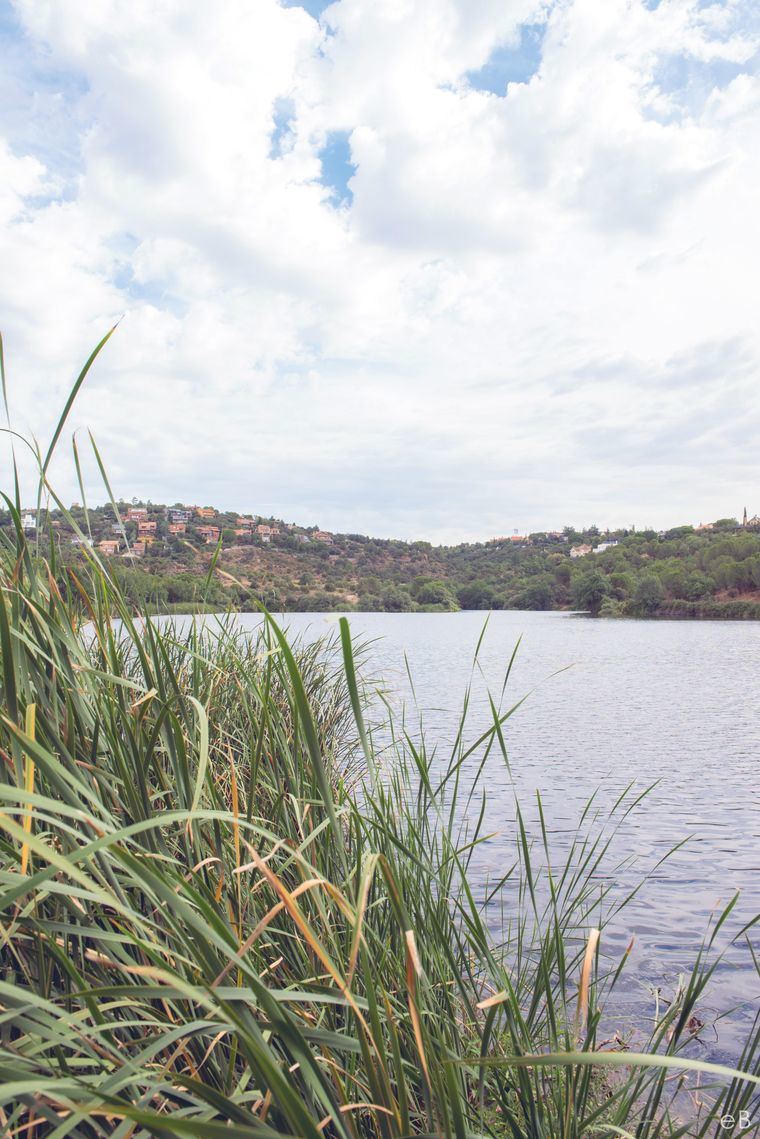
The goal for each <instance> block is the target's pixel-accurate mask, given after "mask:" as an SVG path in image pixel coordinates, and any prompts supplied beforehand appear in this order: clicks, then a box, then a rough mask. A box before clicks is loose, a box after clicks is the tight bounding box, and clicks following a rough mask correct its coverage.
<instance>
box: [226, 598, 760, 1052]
mask: <svg viewBox="0 0 760 1139" xmlns="http://www.w3.org/2000/svg"><path fill="white" fill-rule="evenodd" d="M484 620H485V615H484V614H482V613H473V612H464V613H451V614H426V613H423V614H390V613H371V614H370V613H355V614H351V615H350V623H351V628H352V630H353V632H354V634H355V635H356V636H358V637H360V638H371V639H372V640H373V644H372V648H371V653H370V671H371V672H372V673H373V675H382V676H383V677H384V680H385V682H386V685H387V687H388V688H389V689H390V690H391V692H392V693H393V696H394V699H395V700H396V702H401V701H405V702H406V704H407V707H408V708H411V707H412V704H413V699H412V695H411V692H410V688H409V681H408V678H407V675H406V666H405V654H406V658H407V659H408V664H409V670H410V672H411V675H412V677H413V679H414V686H415V692H416V701H417V705H418V707H419V709H420V710H421V713H422V715H423V718H424V723H425V727H426V734H427V736H428V740H429V741H430V740H435V741H437V743H438V746H439V748H441V749H445V747H446V746H447V745H449V746H450V745H451V742H452V740H453V738H454V736H455V734H456V729H457V725H458V721H459V716H460V712H461V704H462V697H463V694H464V691H465V689H466V687H467V685H468V683H472V686H473V694H472V698H471V713H470V724H471V730H470V738H472V739H474V738H475V737H476V734H477V729H478V727H480V728H483V729H484V728H486V727H488V726H489V724H490V722H491V718H490V712H489V708H488V703H487V700H486V697H485V693H486V690H487V689H488V688H490V689H491V690H492V691H494V692H495V693H499V692H500V690H501V686H502V681H503V677H504V672H505V669H506V666H507V664H508V662H509V659H510V657H511V655H512V652H513V649H514V647H515V644H516V642H517V641H518V639H519V638H521V643H520V648H519V651H518V653H517V657H516V659H515V663H514V667H513V669H512V674H511V677H510V681H509V685H508V690H507V696H506V701H505V705H504V706H505V707H507V706H508V705H509V704H510V703H514V702H515V701H517V700H518V699H519V698H520V697H522V696H524V695H526V694H528V693H529V696H528V699H527V700H526V701H525V703H524V704H523V705H522V706H521V707H520V708H519V710H518V711H517V712H516V713H515V714H514V716H512V717H511V718H510V720H509V721H508V722H507V725H506V728H505V735H506V742H507V747H508V750H509V761H510V767H509V769H507V767H506V765H505V763H504V761H503V758H502V757H501V755H500V754H498V753H496V752H494V754H493V755H492V756H490V757H489V759H488V761H487V769H486V785H487V787H488V789H489V795H490V803H489V813H488V828H489V830H493V832H494V837H493V838H492V839H491V840H490V841H489V842H488V843H487V844H485V845H484V846H483V847H482V848H481V849H480V851H479V854H478V858H477V864H476V865H477V870H476V872H477V875H478V877H479V878H480V880H481V885H482V884H483V883H484V882H485V881H486V879H487V878H489V877H490V878H493V877H494V876H496V875H497V874H498V873H499V872H500V871H503V870H504V869H505V868H506V866H507V865H508V864H510V863H511V862H512V861H513V860H514V850H515V845H514V844H515V828H514V796H515V789H516V793H517V795H518V796H519V799H520V802H521V803H524V804H526V806H527V807H528V814H529V816H530V814H531V811H530V804H531V802H532V801H533V800H534V793H535V790H536V789H540V791H541V795H542V798H543V804H544V810H545V814H546V817H547V820H548V823H549V826H550V828H551V830H552V841H553V842H554V843H555V844H556V846H557V849H558V850H560V851H561V849H562V847H563V844H565V845H566V843H567V841H569V836H570V835H571V834H572V833H573V831H574V830H575V828H576V826H577V824H578V820H579V817H580V815H581V812H582V810H583V807H584V805H585V804H586V802H587V801H588V799H589V797H590V796H591V795H592V794H593V793H594V792H595V791H597V789H599V804H600V806H602V807H604V806H609V805H610V804H612V803H613V802H614V800H615V799H617V797H618V796H619V795H620V794H621V792H622V791H623V790H624V789H625V787H626V786H627V785H628V784H630V783H631V782H632V781H633V782H635V784H636V785H637V786H638V787H640V788H642V789H643V788H644V787H645V786H648V785H650V784H652V783H657V786H656V787H655V789H654V790H653V791H652V792H651V793H650V794H649V795H648V797H647V799H646V801H645V803H644V804H642V806H641V807H640V808H639V809H638V810H636V811H635V812H633V814H632V815H631V816H629V818H628V820H627V821H626V824H625V826H624V829H623V831H622V832H621V834H620V836H619V838H618V839H617V841H616V851H617V853H618V854H629V853H630V854H635V855H636V856H638V859H639V869H637V870H630V871H627V872H625V873H621V874H619V875H618V876H617V879H616V881H615V887H616V889H617V890H619V891H620V892H622V891H624V890H626V889H627V888H628V887H630V885H631V884H633V883H634V882H636V881H638V880H639V879H640V877H641V874H642V872H643V871H644V870H645V869H647V868H651V867H652V866H654V865H655V864H656V863H657V861H658V860H659V858H660V857H661V856H662V855H663V854H665V853H666V851H668V850H669V849H670V848H671V847H673V846H674V845H675V844H677V843H678V842H680V841H681V840H682V839H684V838H685V837H687V836H691V837H690V840H689V842H688V843H687V844H686V845H685V846H684V847H683V848H681V849H680V850H678V851H677V852H676V853H675V854H674V855H673V856H672V857H671V858H670V859H668V861H667V862H665V863H664V864H663V865H662V866H660V867H659V868H658V869H657V871H656V872H655V873H654V874H653V875H652V876H651V877H650V878H649V879H648V881H647V882H646V884H645V886H644V888H643V889H642V891H641V892H640V894H639V895H638V896H637V897H636V899H635V900H634V901H633V902H632V903H631V905H630V906H629V907H628V908H626V910H625V911H624V914H623V915H621V916H620V917H619V918H618V919H616V921H615V923H614V925H613V927H612V928H611V929H610V931H609V932H608V934H607V935H606V948H607V950H608V951H610V952H611V953H615V952H617V953H619V952H621V951H622V950H623V948H624V947H625V946H626V945H627V944H628V941H629V940H630V938H631V937H634V938H635V941H634V948H633V951H632V954H631V958H630V962H629V967H628V970H627V974H628V980H627V982H626V984H625V985H624V986H623V988H622V990H621V994H620V997H619V1002H620V1007H619V1010H618V1011H619V1014H620V1021H621V1027H623V1028H625V1027H627V1026H628V1024H629V1023H631V1024H632V1023H636V1022H638V1023H640V1024H641V1023H644V1022H645V1021H646V1020H647V1019H650V1018H651V1015H652V1014H653V1011H654V1001H653V997H652V994H651V988H652V987H654V986H659V987H660V988H661V989H662V991H663V994H664V995H666V996H667V995H669V994H670V993H671V992H672V989H673V987H674V985H675V984H676V983H677V979H678V975H679V974H681V973H683V972H685V971H687V970H688V968H689V965H690V962H691V961H692V960H693V958H694V955H695V953H696V950H697V948H698V945H699V942H700V940H701V938H702V936H703V934H704V932H705V930H706V929H707V927H708V922H709V920H710V916H711V914H713V913H714V912H715V911H716V909H717V908H719V907H722V906H723V905H725V904H726V903H727V902H728V901H729V900H730V898H731V897H732V895H733V893H734V892H735V891H736V890H740V891H741V893H742V898H741V902H740V904H739V906H738V907H737V909H736V911H735V913H734V915H733V916H732V919H731V920H730V922H729V923H728V933H727V936H726V937H722V938H721V945H723V946H724V945H725V944H726V942H727V940H730V935H732V934H736V932H737V931H738V930H739V929H740V928H741V926H742V925H743V924H744V923H745V922H746V921H747V920H749V919H750V918H751V917H753V916H754V915H755V914H756V913H758V912H759V911H760V876H759V875H758V870H759V869H760V854H759V853H758V851H759V849H760V846H759V844H758V831H759V829H760V826H759V824H758V790H757V775H758V760H759V757H760V706H759V705H758V685H757V682H758V672H759V670H758V664H759V663H760V625H758V624H755V623H752V622H729V621H699V622H697V621H694V622H686V621H603V620H590V619H586V618H582V617H576V616H573V615H570V614H564V613H523V612H500V613H494V614H492V615H491V617H490V619H489V623H488V628H487V630H486V633H485V636H484V638H483V642H482V644H481V647H480V651H479V656H478V665H479V668H478V669H476V670H475V672H474V673H473V668H472V660H473V654H474V651H475V647H476V645H477V642H478V639H479V637H480V634H481V631H482V629H483V624H484ZM241 621H243V622H245V623H251V624H253V623H257V621H258V618H257V617H255V616H252V615H251V616H248V615H246V616H244V617H242V618H241ZM282 621H283V623H284V624H285V625H287V626H288V627H289V628H290V629H291V630H293V632H298V631H303V630H307V629H308V630H309V634H310V635H311V634H318V633H323V632H325V631H326V630H329V629H330V628H333V627H334V626H335V624H336V622H337V615H336V614H324V615H323V614H313V613H311V614H288V615H287V616H285V617H283V618H282ZM416 717H417V711H416V710H415V711H413V712H412V713H411V714H410V716H409V719H410V722H412V723H414V722H415V721H416ZM533 817H535V811H534V812H533ZM753 933H754V937H755V948H756V951H757V949H758V937H757V930H755V931H753ZM757 987H758V986H757V976H756V973H755V972H754V969H753V968H752V964H751V959H750V954H749V951H748V949H747V947H746V945H744V944H741V945H737V946H734V947H733V948H730V949H729V952H728V953H727V954H726V957H725V959H724V961H723V963H722V964H721V966H720V967H719V969H718V972H717V974H716V977H715V979H714V981H713V982H712V984H711V988H710V991H709V1000H708V1007H706V1008H704V1009H703V1010H702V1013H703V1016H704V1018H705V1019H706V1020H707V1021H708V1022H710V1023H711V1022H712V1021H714V1020H716V1018H717V1024H716V1025H715V1027H714V1028H712V1027H711V1028H710V1029H708V1030H706V1031H705V1032H704V1033H703V1035H702V1041H703V1042H702V1044H701V1045H698V1047H701V1048H702V1049H703V1055H705V1056H706V1057H707V1056H709V1058H710V1059H713V1060H718V1059H736V1057H737V1054H738V1049H739V1042H740V1039H741V1033H742V1031H743V1030H745V1029H746V1027H747V1024H748V1021H750V1020H751V1015H752V1011H753V1006H754V1004H755V1002H756V1000H757V998H758V995H759V994H758V992H757ZM736 1006H738V1008H737V1007H736ZM734 1008H736V1011H735V1012H732V1014H731V1016H730V1017H729V1016H726V1017H725V1018H724V1019H721V1015H722V1014H726V1013H728V1012H729V1011H730V1010H733V1009H734Z"/></svg>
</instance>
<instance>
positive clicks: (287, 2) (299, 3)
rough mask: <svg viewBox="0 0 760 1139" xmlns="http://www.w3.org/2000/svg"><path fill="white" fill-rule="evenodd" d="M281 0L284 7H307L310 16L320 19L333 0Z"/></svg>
mask: <svg viewBox="0 0 760 1139" xmlns="http://www.w3.org/2000/svg"><path fill="white" fill-rule="evenodd" d="M280 2H281V4H282V6H283V8H305V10H306V11H307V12H308V13H309V15H310V16H313V17H314V19H315V20H318V19H319V17H320V16H321V15H322V13H323V12H324V10H325V8H329V6H330V4H332V2H333V0H280Z"/></svg>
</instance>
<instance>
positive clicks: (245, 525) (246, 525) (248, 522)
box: [235, 517, 254, 530]
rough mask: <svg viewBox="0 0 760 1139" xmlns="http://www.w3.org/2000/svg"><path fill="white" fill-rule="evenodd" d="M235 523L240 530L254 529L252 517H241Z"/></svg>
mask: <svg viewBox="0 0 760 1139" xmlns="http://www.w3.org/2000/svg"><path fill="white" fill-rule="evenodd" d="M235 525H236V526H237V527H238V529H239V530H253V528H254V521H253V519H252V518H243V517H240V518H236V519H235Z"/></svg>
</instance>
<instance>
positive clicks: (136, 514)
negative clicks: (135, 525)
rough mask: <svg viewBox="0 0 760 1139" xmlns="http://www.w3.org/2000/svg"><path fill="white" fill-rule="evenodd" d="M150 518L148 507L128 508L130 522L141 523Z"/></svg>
mask: <svg viewBox="0 0 760 1139" xmlns="http://www.w3.org/2000/svg"><path fill="white" fill-rule="evenodd" d="M147 517H148V508H147V506H129V507H128V508H127V521H128V522H141V521H143V520H144V519H146V518H147Z"/></svg>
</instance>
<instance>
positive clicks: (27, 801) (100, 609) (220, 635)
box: [0, 356, 760, 1139]
mask: <svg viewBox="0 0 760 1139" xmlns="http://www.w3.org/2000/svg"><path fill="white" fill-rule="evenodd" d="M92 359H94V356H93V358H91V360H92ZM89 363H91V361H90V362H89ZM89 363H88V366H89ZM85 372H86V369H85ZM82 378H83V377H82ZM78 383H79V381H78ZM76 390H78V389H75V392H74V394H76ZM69 406H70V403H69V405H67V408H66V409H65V412H64V416H63V417H62V422H61V424H59V428H58V431H57V433H56V437H55V439H54V441H53V446H54V445H55V443H56V442H57V439H58V436H59V435H60V433H61V427H62V425H63V422H64V421H65V415H66V413H67V412H68V408H69ZM51 453H52V447H51V449H50V451H49V452H48V455H47V459H46V460H45V461H42V462H41V463H40V469H41V483H40V486H41V490H40V497H41V500H42V498H43V497H44V495H46V494H49V493H51V491H50V488H49V486H48V485H47V465H48V463H49V457H50V454H51ZM6 502H7V505H8V507H9V509H10V510H11V513H12V517H13V520H14V526H13V527H12V529H11V530H9V531H7V530H6V531H4V532H2V534H0V651H1V653H2V706H1V713H2V715H1V719H0V1128H1V1129H2V1134H3V1135H8V1136H24V1137H26V1139H42V1137H43V1136H44V1137H46V1139H47V1137H54V1139H62V1137H64V1136H69V1137H77V1139H99V1137H102V1136H114V1137H116V1139H138V1137H143V1136H161V1137H168V1136H193V1135H195V1136H203V1137H206V1136H208V1137H212V1136H216V1135H218V1136H225V1137H227V1136H230V1135H235V1136H241V1137H246V1136H250V1137H251V1139H261V1137H265V1136H268V1135H271V1136H274V1135H278V1136H279V1135H286V1136H297V1137H308V1139H321V1137H324V1136H331V1137H335V1139H338V1137H340V1139H359V1137H362V1139H363V1137H370V1136H371V1137H375V1136H377V1137H379V1139H400V1137H404V1136H430V1137H432V1136H446V1137H449V1136H454V1137H457V1139H464V1137H473V1136H486V1135H488V1136H497V1137H502V1136H511V1137H513V1139H522V1137H530V1139H555V1137H556V1139H559V1137H562V1139H576V1137H580V1136H592V1135H593V1136H597V1137H598V1136H602V1137H603V1139H604V1137H609V1139H611V1137H612V1136H621V1135H623V1136H625V1135H629V1136H631V1135H632V1136H637V1137H638V1139H660V1137H665V1136H668V1137H671V1139H674V1137H676V1136H680V1135H689V1136H692V1135H693V1136H704V1137H707V1136H712V1135H713V1134H715V1133H716V1129H717V1128H718V1126H719V1125H718V1120H719V1118H721V1117H723V1116H726V1115H727V1114H732V1115H733V1116H734V1117H735V1118H736V1119H737V1121H741V1122H740V1123H739V1124H737V1126H736V1127H735V1128H734V1130H733V1131H732V1132H731V1134H732V1135H733V1136H739V1135H750V1134H754V1133H755V1130H756V1116H755V1114H754V1112H755V1110H756V1097H757V1092H758V1087H759V1086H760V1026H758V1025H756V1026H755V1029H754V1031H753V1032H752V1033H751V1034H750V1037H749V1039H748V1041H747V1044H746V1048H745V1051H744V1054H743V1056H742V1058H741V1062H740V1065H739V1069H737V1070H736V1071H733V1070H730V1069H725V1068H721V1067H719V1066H716V1065H706V1064H701V1063H699V1062H698V1061H695V1060H693V1059H690V1058H689V1052H688V1044H689V1040H690V1034H689V1028H688V1026H689V1022H690V1018H691V1017H692V1015H693V1013H694V1010H695V1007H696V1006H697V1003H698V1002H699V1000H700V999H701V997H702V994H703V992H704V989H705V987H706V986H707V984H708V983H709V979H710V976H711V973H712V971H713V969H714V968H715V964H716V960H717V958H716V956H715V953H714V952H713V950H714V945H715V943H716V941H715V939H716V938H717V936H718V934H719V931H720V929H721V927H722V926H723V923H724V921H725V920H726V918H727V917H728V915H729V913H730V909H731V907H730V906H729V907H728V908H727V910H726V912H725V913H724V914H723V915H721V918H720V919H719V920H718V921H717V922H716V923H715V925H714V927H713V929H712V931H711V933H710V937H709V939H708V940H707V941H706V942H705V944H704V946H703V948H702V950H701V951H700V952H699V953H698V954H696V957H695V962H694V966H693V969H692V971H691V973H690V974H689V976H688V977H687V978H686V980H685V982H684V984H683V986H682V988H681V990H680V991H679V993H678V995H677V998H676V999H675V1000H674V1001H673V1003H672V1004H671V1005H670V1006H669V1007H668V1009H667V1011H666V1012H665V1013H664V1015H663V1016H662V1017H660V1018H659V1019H658V1021H657V1023H656V1024H655V1025H654V1028H653V1030H652V1035H651V1038H650V1040H649V1041H648V1043H647V1046H646V1048H645V1049H644V1050H643V1051H642V1052H641V1053H636V1054H632V1053H629V1052H626V1051H625V1050H624V1048H623V1047H622V1046H619V1045H610V1044H607V1043H603V1042H602V1041H601V1040H600V1021H601V1017H602V1011H603V1009H604V1008H605V1007H606V1006H608V1005H609V1003H610V1002H611V1001H614V990H615V985H616V983H617V981H618V979H619V977H620V974H621V970H622V969H623V968H624V961H621V962H610V961H609V960H608V959H607V958H606V957H605V956H604V955H603V952H602V949H603V946H604V926H605V923H606V922H607V921H608V920H609V919H610V917H611V916H612V915H613V914H614V913H616V912H617V911H618V909H619V907H620V906H622V905H624V904H625V898H622V899H621V898H616V897H615V895H614V893H613V890H612V886H611V878H609V877H608V878H607V879H606V882H607V885H604V886H602V887H600V885H599V872H600V869H601V868H603V867H605V866H606V865H607V860H608V858H609V844H610V836H611V833H612V831H610V829H609V828H607V829H604V828H601V829H600V827H599V826H598V825H597V823H596V821H595V820H594V818H593V814H592V808H591V807H590V808H589V811H588V813H587V815H586V816H585V817H584V819H582V820H581V822H580V826H579V830H578V834H577V837H576V839H575V841H573V842H572V844H571V846H570V849H569V851H567V852H566V853H565V856H564V858H563V859H561V860H558V858H557V855H556V852H554V851H552V850H550V843H549V839H548V835H547V828H546V827H545V826H544V825H543V815H541V816H540V817H541V821H542V826H541V827H540V829H539V834H538V835H537V836H533V837H534V839H535V840H536V841H535V842H533V841H532V840H531V837H530V836H529V834H528V829H527V827H526V825H525V823H524V822H523V816H522V814H521V812H520V811H519V808H518V810H517V822H516V824H515V858H514V863H513V864H512V865H510V866H509V867H505V869H504V873H503V876H502V877H501V878H500V879H499V880H497V881H494V882H492V883H490V885H489V888H488V890H487V892H486V893H485V894H484V892H483V891H482V890H476V889H475V886H474V878H473V873H472V860H473V857H474V854H475V852H476V851H477V850H478V846H479V844H480V843H481V842H483V841H484V840H485V838H486V837H487V835H486V833H485V830H484V824H483V818H484V804H485V797H486V788H485V787H484V786H483V770H484V760H485V757H486V756H487V755H489V754H493V753H494V752H496V753H501V754H502V755H503V758H504V762H507V756H506V749H505V742H504V741H505V732H506V731H507V729H508V719H509V716H510V715H511V714H512V713H513V709H511V708H506V710H504V709H503V708H502V706H501V705H500V704H499V703H498V702H497V701H493V702H492V704H491V708H492V723H491V725H490V727H489V728H488V729H487V730H486V731H485V732H481V733H480V734H479V735H477V736H476V738H473V739H471V738H469V737H468V727H467V710H468V703H469V697H467V698H466V699H465V702H464V710H463V716H462V724H461V730H460V732H459V735H458V737H457V739H456V740H455V741H454V743H453V745H452V746H451V747H450V749H449V750H448V751H446V752H445V753H444V752H443V750H442V749H441V747H439V748H437V749H433V748H431V747H430V746H429V744H428V743H427V742H426V741H425V739H424V736H423V737H421V738H420V737H418V736H414V735H413V734H412V733H411V732H410V731H408V730H407V728H406V726H405V725H404V723H403V722H402V721H399V720H398V719H397V718H395V717H393V716H392V715H391V713H390V712H388V713H387V714H386V716H385V719H384V722H383V723H382V725H380V726H378V723H377V706H376V704H375V705H374V711H372V712H371V713H370V712H368V708H369V704H370V702H369V693H368V686H367V684H366V682H364V681H363V680H362V675H363V669H362V664H361V654H357V652H356V650H355V646H354V645H353V644H352V640H351V636H350V631H349V628H348V626H347V624H346V623H345V622H343V623H342V625H341V636H340V642H339V643H337V642H327V643H325V642H317V643H311V644H307V643H305V642H293V643H291V642H289V640H288V638H287V637H286V636H285V635H284V633H283V632H282V630H281V629H280V628H279V627H278V625H277V624H276V623H275V622H274V621H273V620H272V619H271V618H270V617H269V616H268V615H265V616H264V622H263V625H262V628H261V630H260V631H259V633H258V634H255V635H253V636H246V637H242V636H241V635H240V633H239V631H237V630H236V628H235V626H234V624H233V623H232V622H231V620H222V621H220V622H218V623H215V624H214V625H213V626H209V625H208V624H203V623H193V622H185V623H182V622H179V623H175V622H171V621H166V622H164V621H157V620H153V619H149V618H147V617H145V616H143V615H141V614H139V613H135V612H134V611H133V609H132V608H131V607H130V605H129V603H128V602H127V601H126V599H125V598H124V597H123V596H122V595H121V593H120V592H119V588H118V586H117V584H116V583H115V582H114V581H113V579H112V578H111V576H110V575H109V573H108V571H107V568H106V567H104V566H103V565H102V564H101V563H100V562H99V561H98V559H97V557H96V555H95V554H94V553H93V552H92V551H90V550H87V549H86V548H84V550H83V553H82V558H81V561H80V563H79V564H77V565H76V566H75V567H73V566H71V565H69V566H63V565H62V564H61V562H60V559H59V555H58V553H57V551H56V545H55V537H54V534H53V532H52V530H51V531H49V532H48V535H47V537H46V536H45V535H44V534H43V533H38V537H37V539H36V540H35V541H34V542H32V543H30V542H28V541H27V539H26V538H25V535H24V532H23V529H22V525H21V517H20V503H19V499H18V493H17V492H15V493H14V492H11V493H10V494H9V495H8V496H7V498H6ZM357 657H358V658H359V659H357ZM635 801H636V796H635V795H634V794H633V793H631V794H630V795H627V796H625V797H624V798H623V799H622V800H621V801H620V802H619V803H618V804H617V805H616V808H615V810H614V812H613V820H612V826H613V828H614V827H615V826H617V825H624V824H625V818H626V815H627V813H628V812H629V811H630V810H631V809H634V805H635ZM499 898H506V899H507V901H506V902H505V903H504V906H505V913H504V920H503V923H502V926H501V932H500V935H499V936H497V937H494V935H493V933H492V931H491V929H490V928H489V914H491V915H492V913H493V907H494V905H496V904H497V902H498V899H499ZM695 1068H696V1069H697V1070H699V1071H700V1072H701V1080H702V1087H703V1092H702V1099H703V1101H704V1102H703V1107H702V1109H701V1111H700V1113H699V1114H698V1115H695V1116H694V1117H693V1118H691V1119H688V1120H684V1119H681V1120H680V1121H679V1119H678V1118H677V1116H678V1111H677V1110H676V1109H674V1108H673V1106H672V1101H673V1095H674V1091H675V1088H676V1086H677V1083H678V1081H676V1082H675V1083H674V1082H673V1080H672V1077H673V1075H674V1074H677V1073H685V1072H688V1071H689V1070H690V1069H695Z"/></svg>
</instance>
